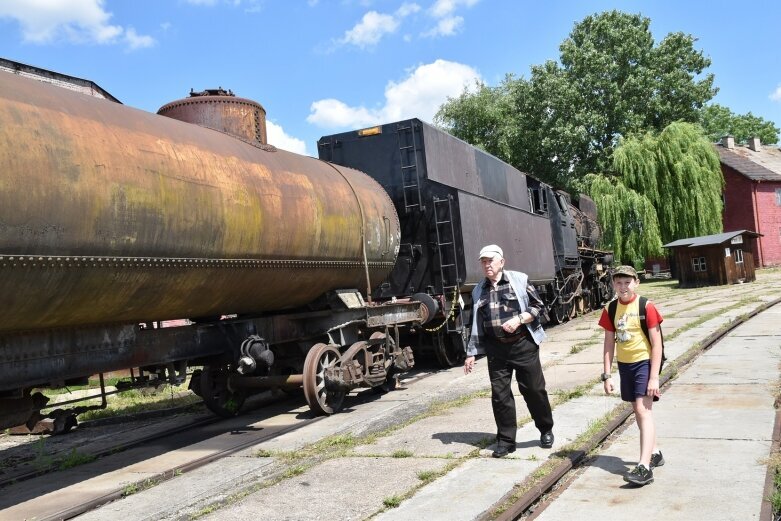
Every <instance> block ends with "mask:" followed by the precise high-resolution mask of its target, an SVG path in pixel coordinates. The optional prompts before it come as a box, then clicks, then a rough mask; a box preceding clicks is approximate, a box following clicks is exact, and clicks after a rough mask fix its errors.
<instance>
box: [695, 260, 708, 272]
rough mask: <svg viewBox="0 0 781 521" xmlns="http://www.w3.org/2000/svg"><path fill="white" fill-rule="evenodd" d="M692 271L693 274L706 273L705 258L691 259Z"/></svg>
mask: <svg viewBox="0 0 781 521" xmlns="http://www.w3.org/2000/svg"><path fill="white" fill-rule="evenodd" d="M692 270H693V271H694V273H702V272H704V271H708V263H707V262H706V261H705V257H692Z"/></svg>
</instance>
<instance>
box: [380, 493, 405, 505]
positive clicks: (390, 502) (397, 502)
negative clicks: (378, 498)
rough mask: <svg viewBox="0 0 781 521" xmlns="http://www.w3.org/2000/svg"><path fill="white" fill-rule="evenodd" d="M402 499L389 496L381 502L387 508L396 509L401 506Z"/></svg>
mask: <svg viewBox="0 0 781 521" xmlns="http://www.w3.org/2000/svg"><path fill="white" fill-rule="evenodd" d="M401 502H402V498H401V497H399V496H390V497H386V498H385V499H383V500H382V504H383V505H385V506H386V507H387V508H396V507H398V506H399V505H401Z"/></svg>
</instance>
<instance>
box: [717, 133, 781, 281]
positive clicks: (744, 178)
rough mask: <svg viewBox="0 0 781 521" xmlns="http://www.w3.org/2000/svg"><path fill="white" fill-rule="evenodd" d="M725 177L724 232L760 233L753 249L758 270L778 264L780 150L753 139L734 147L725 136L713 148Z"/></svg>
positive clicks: (780, 256) (780, 245)
mask: <svg viewBox="0 0 781 521" xmlns="http://www.w3.org/2000/svg"><path fill="white" fill-rule="evenodd" d="M714 146H715V147H716V151H717V152H718V153H719V158H720V159H721V171H722V173H723V174H724V182H725V185H724V214H723V222H724V230H725V231H731V230H749V231H753V232H756V233H759V234H762V237H760V238H758V239H757V241H756V242H755V244H754V246H753V248H754V251H753V254H754V255H753V257H754V262H755V264H756V265H757V266H758V267H767V266H778V265H781V149H779V147H778V146H777V145H772V146H768V145H762V144H761V143H760V142H759V138H752V139H750V140H749V143H748V145H736V144H735V140H734V139H733V138H732V137H730V136H727V137H725V138H724V139H722V141H721V143H719V144H717V145H714Z"/></svg>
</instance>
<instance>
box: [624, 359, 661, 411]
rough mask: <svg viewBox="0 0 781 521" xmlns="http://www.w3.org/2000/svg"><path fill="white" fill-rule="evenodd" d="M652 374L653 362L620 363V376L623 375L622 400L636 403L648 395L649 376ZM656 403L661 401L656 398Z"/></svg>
mask: <svg viewBox="0 0 781 521" xmlns="http://www.w3.org/2000/svg"><path fill="white" fill-rule="evenodd" d="M650 372H651V361H650V360H641V361H639V362H632V363H631V364H627V363H624V362H618V374H619V375H621V399H622V400H624V401H625V402H634V401H635V400H636V399H637V398H642V397H643V396H645V395H646V394H647V393H648V375H649V374H650ZM654 401H655V402H657V401H659V397H658V396H654Z"/></svg>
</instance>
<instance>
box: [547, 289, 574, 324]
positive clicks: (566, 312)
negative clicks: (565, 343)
mask: <svg viewBox="0 0 781 521" xmlns="http://www.w3.org/2000/svg"><path fill="white" fill-rule="evenodd" d="M572 291H573V288H572V285H571V282H570V281H569V280H567V281H566V282H564V281H561V282H560V281H559V280H558V279H556V295H557V298H556V304H555V305H554V306H553V309H552V310H551V311H553V317H552V318H553V320H555V321H556V323H557V324H563V323H565V322H566V321H568V320H569V319H570V318H571V317H572V316H573V314H574V313H576V309H575V299H574V298H572V300H570V298H571V297H572ZM560 300H563V301H564V302H559V301H560ZM568 300H569V302H567V301H568Z"/></svg>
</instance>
